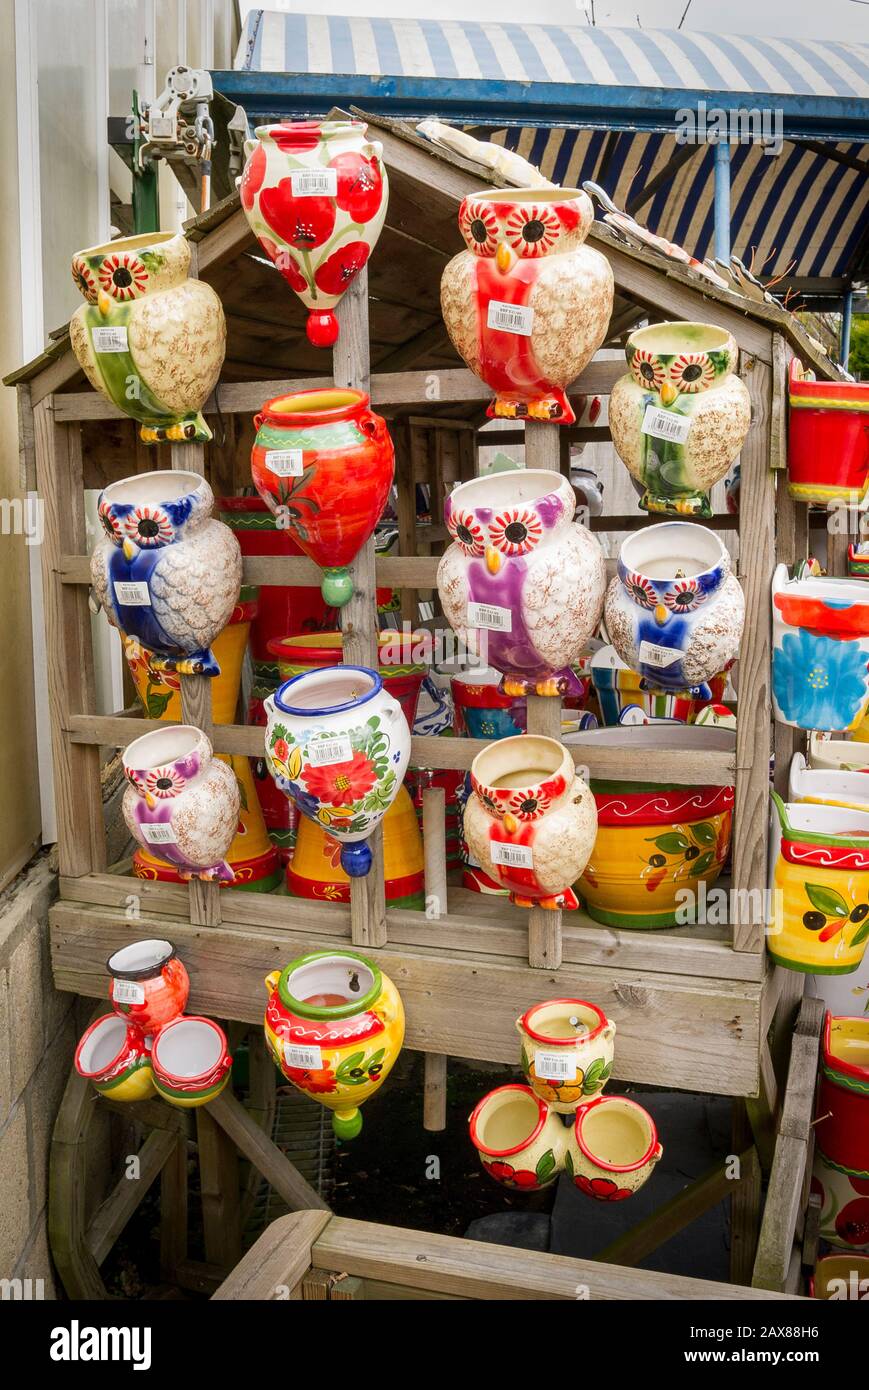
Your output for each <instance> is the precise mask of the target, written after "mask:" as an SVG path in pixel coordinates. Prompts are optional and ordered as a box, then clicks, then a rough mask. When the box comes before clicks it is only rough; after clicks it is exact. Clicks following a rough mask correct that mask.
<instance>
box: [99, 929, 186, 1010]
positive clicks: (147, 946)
mask: <svg viewBox="0 0 869 1390" xmlns="http://www.w3.org/2000/svg"><path fill="white" fill-rule="evenodd" d="M106 969H107V970H108V972H109V974H110V975H111V977H112V983H111V987H110V989H109V998H110V999H111V1001H112V1008H113V1009H114V1011H115V1013H116V1014H121V1015H123V1017H125V1018H127V1019H128V1020H129V1021H130V1022H131V1023H135V1024H136V1025H137V1027H139V1028H141V1029H142V1031H143V1032H144V1033H155V1032H156V1031H157V1029H158V1028H162V1027H163V1025H164V1024H165V1023H169V1022H170V1021H171V1020H172V1019H173V1018H177V1017H178V1015H179V1014H183V1012H184V1010H185V1008H186V1007H187V996H188V995H189V993H190V978H189V976H188V974H187V970H186V969H185V966H184V962H183V961H181V960H179V959H178V956H177V955H176V954H175V947H174V946H173V945H172V942H171V941H163V940H159V939H157V940H147V941H133V942H131V943H130V945H129V946H122V947H121V949H120V950H119V951H115V952H114V953H113V954H112V955H110V956H109V958H108V960H107V961H106Z"/></svg>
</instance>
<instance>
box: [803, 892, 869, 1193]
mask: <svg viewBox="0 0 869 1390" xmlns="http://www.w3.org/2000/svg"><path fill="white" fill-rule="evenodd" d="M867 911H869V907H867ZM818 1117H819V1118H818V1119H817V1120H816V1122H815V1142H816V1143H817V1146H818V1149H819V1151H820V1153H821V1155H822V1156H823V1158H824V1159H825V1161H826V1162H827V1163H828V1164H830V1165H831V1166H832V1167H834V1168H837V1169H838V1170H839V1172H841V1173H847V1174H848V1175H849V1177H852V1178H860V1179H862V1180H863V1181H864V1182H865V1183H866V1184H867V1195H869V1017H866V1016H865V1015H864V1016H863V1017H862V1018H834V1017H833V1015H832V1014H830V1013H828V1014H827V1017H826V1020H825V1023H824V1039H823V1047H822V1052H821V1086H820V1090H819V1092H818Z"/></svg>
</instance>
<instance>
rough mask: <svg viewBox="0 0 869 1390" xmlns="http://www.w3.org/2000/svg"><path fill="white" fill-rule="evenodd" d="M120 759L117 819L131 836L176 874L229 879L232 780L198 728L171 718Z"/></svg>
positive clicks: (236, 802)
mask: <svg viewBox="0 0 869 1390" xmlns="http://www.w3.org/2000/svg"><path fill="white" fill-rule="evenodd" d="M123 764H124V771H125V773H126V775H127V781H128V782H129V786H128V787H127V789H126V791H125V792H124V801H123V812H124V820H125V821H126V823H127V828H128V830H129V832H130V834H131V835H132V836H133V838H134V840H136V842H137V843H138V844H140V845H141V846H142V847H143V849H149V850H150V851H151V852H152V853H153V854H155V855H156V856H157V857H158V858H160V859H162V860H165V862H166V863H167V864H171V865H173V866H174V868H176V869H177V870H178V873H179V874H180V875H181V877H182V878H191V877H195V878H206V879H217V880H218V881H219V882H220V881H225V882H229V883H231V882H232V881H233V878H234V874H233V871H232V869H231V868H230V867H229V865H228V864H227V862H226V855H227V853H228V851H229V847H230V845H231V844H232V841H233V838H234V836H235V832H236V828H237V826H238V816H239V810H240V807H241V798H240V796H239V790H238V781H237V779H236V776H235V773H234V772H233V771H232V768H230V767H228V766H227V764H226V763H223V762H220V761H219V760H218V759H217V758H215V757H214V756H213V749H212V747H211V741H210V740H209V739H208V738H207V737H206V736H205V734H204V733H203V732H202V730H201V729H196V728H194V727H193V726H192V725H191V724H177V725H171V726H167V727H166V728H165V729H157V730H155V731H154V732H153V733H150V734H143V735H142V737H141V738H137V739H136V740H135V741H134V742H133V743H131V744H129V745H128V747H127V748H125V750H124V753H123Z"/></svg>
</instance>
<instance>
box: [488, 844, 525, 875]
mask: <svg viewBox="0 0 869 1390" xmlns="http://www.w3.org/2000/svg"><path fill="white" fill-rule="evenodd" d="M489 853H490V854H491V856H492V863H493V864H503V865H504V867H505V868H506V869H533V868H534V856H533V855H532V853H531V846H530V845H508V844H505V843H504V842H503V840H492V841H491V842H490V844H489Z"/></svg>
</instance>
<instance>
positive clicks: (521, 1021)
mask: <svg viewBox="0 0 869 1390" xmlns="http://www.w3.org/2000/svg"><path fill="white" fill-rule="evenodd" d="M516 1030H517V1032H518V1034H519V1037H520V1038H521V1040H522V1043H521V1063H522V1072H523V1074H524V1076H525V1080H526V1081H527V1083H528V1085H529V1086H530V1087H531V1089H532V1090H533V1092H534V1094H535V1095H536V1096H537V1097H538V1098H539V1099H540V1100H544V1101H546V1103H547V1104H548V1106H549V1107H550V1109H551V1110H555V1111H557V1112H558V1113H559V1114H561V1115H570V1114H572V1112H573V1111H574V1110H575V1109H576V1107H577V1106H578V1105H579V1104H581V1103H582V1101H583V1100H591V1099H592V1098H593V1097H594V1096H596V1095H599V1094H600V1092H601V1091H602V1090H603V1088H604V1086H605V1085H606V1083H607V1081H608V1080H609V1078H610V1076H611V1074H612V1069H613V1052H614V1042H615V1035H616V1025H615V1024H614V1023H611V1022H610V1020H609V1019H608V1018H607V1016H606V1014H605V1013H604V1011H603V1009H599V1008H598V1007H597V1005H596V1004H589V1003H588V1002H587V1001H586V1000H585V999H548V1000H547V1001H546V1002H545V1003H543V1004H534V1005H533V1006H532V1007H531V1008H530V1009H528V1010H526V1012H525V1013H524V1014H523V1015H522V1017H521V1018H517V1020H516Z"/></svg>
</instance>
